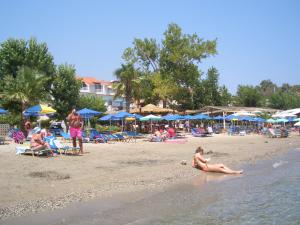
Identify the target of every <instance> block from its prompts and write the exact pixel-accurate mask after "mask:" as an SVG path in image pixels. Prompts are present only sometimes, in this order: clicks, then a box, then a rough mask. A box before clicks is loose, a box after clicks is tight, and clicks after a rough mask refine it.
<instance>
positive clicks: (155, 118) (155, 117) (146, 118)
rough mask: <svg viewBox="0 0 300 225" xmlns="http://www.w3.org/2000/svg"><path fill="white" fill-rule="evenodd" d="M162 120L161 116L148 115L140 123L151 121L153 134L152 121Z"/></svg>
mask: <svg viewBox="0 0 300 225" xmlns="http://www.w3.org/2000/svg"><path fill="white" fill-rule="evenodd" d="M160 120H162V118H161V117H160V116H155V115H152V114H150V115H148V116H144V117H142V118H140V121H150V123H151V124H150V126H151V133H152V121H160Z"/></svg>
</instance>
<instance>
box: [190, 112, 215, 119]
mask: <svg viewBox="0 0 300 225" xmlns="http://www.w3.org/2000/svg"><path fill="white" fill-rule="evenodd" d="M194 119H196V120H209V119H211V117H209V116H208V115H205V114H202V113H199V114H196V115H194Z"/></svg>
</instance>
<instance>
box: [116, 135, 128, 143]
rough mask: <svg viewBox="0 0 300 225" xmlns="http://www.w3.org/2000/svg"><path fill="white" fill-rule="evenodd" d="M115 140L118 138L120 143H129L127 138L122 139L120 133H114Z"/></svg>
mask: <svg viewBox="0 0 300 225" xmlns="http://www.w3.org/2000/svg"><path fill="white" fill-rule="evenodd" d="M114 135H115V136H116V137H117V138H118V140H119V141H121V142H128V141H129V139H128V138H126V137H124V136H123V135H122V134H120V133H116V134H114Z"/></svg>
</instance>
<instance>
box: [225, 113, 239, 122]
mask: <svg viewBox="0 0 300 225" xmlns="http://www.w3.org/2000/svg"><path fill="white" fill-rule="evenodd" d="M239 118H240V117H239V116H236V115H233V114H231V115H229V116H226V117H225V119H226V120H228V121H230V120H238V119H239Z"/></svg>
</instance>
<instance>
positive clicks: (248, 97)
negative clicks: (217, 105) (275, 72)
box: [237, 85, 262, 107]
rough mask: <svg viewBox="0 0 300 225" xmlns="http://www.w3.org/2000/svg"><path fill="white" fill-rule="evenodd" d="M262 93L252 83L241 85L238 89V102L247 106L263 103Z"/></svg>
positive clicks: (256, 105)
mask: <svg viewBox="0 0 300 225" xmlns="http://www.w3.org/2000/svg"><path fill="white" fill-rule="evenodd" d="M261 100H262V95H261V93H260V92H259V90H258V89H257V88H255V87H253V86H251V85H239V86H238V90H237V104H238V105H240V106H246V107H258V106H260V105H261Z"/></svg>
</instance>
